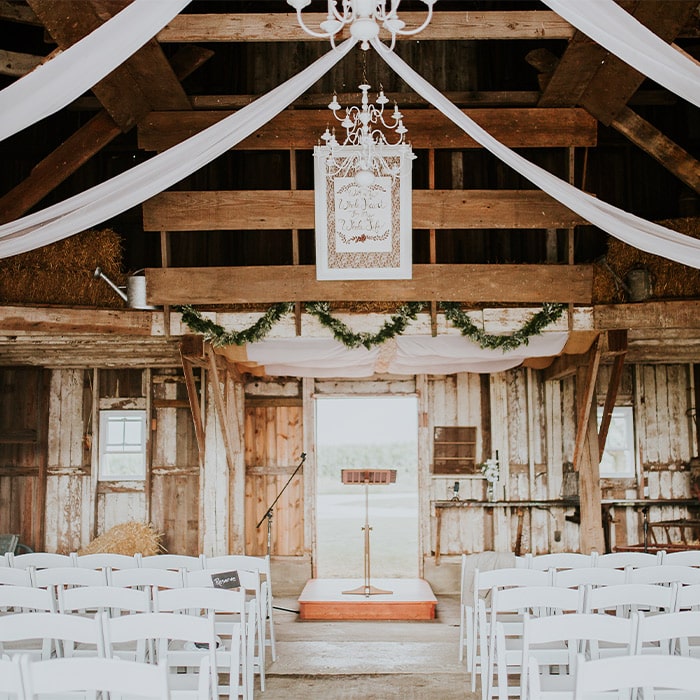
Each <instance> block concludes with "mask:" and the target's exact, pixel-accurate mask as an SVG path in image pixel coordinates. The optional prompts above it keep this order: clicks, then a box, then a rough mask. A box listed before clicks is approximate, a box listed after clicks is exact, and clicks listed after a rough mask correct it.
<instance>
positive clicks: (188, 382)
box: [180, 336, 205, 468]
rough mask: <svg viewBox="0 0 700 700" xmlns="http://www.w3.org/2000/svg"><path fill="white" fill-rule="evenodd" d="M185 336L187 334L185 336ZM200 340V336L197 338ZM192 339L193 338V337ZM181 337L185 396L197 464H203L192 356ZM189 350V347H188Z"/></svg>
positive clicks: (202, 446) (202, 440)
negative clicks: (196, 454)
mask: <svg viewBox="0 0 700 700" xmlns="http://www.w3.org/2000/svg"><path fill="white" fill-rule="evenodd" d="M186 337H187V336H186ZM197 339H198V340H199V341H200V342H201V338H200V337H198V338H197ZM193 340H194V338H193ZM186 346H187V343H186V342H185V338H183V340H182V342H181V343H180V358H181V360H182V371H183V374H184V377H185V386H186V387H187V398H188V399H189V402H190V411H191V412H192V421H193V423H194V434H195V437H196V438H197V451H198V455H199V466H200V468H202V467H203V466H204V445H205V441H204V422H203V420H202V407H201V405H200V403H199V396H198V395H197V385H196V383H195V380H194V371H193V368H194V364H195V363H194V362H193V360H192V357H191V356H189V355H188V354H187V350H188V347H186ZM189 350H190V351H191V348H189Z"/></svg>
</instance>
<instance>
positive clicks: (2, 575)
mask: <svg viewBox="0 0 700 700" xmlns="http://www.w3.org/2000/svg"><path fill="white" fill-rule="evenodd" d="M33 585H34V581H33V580H32V568H31V567H29V568H27V569H13V568H12V567H9V566H0V586H33Z"/></svg>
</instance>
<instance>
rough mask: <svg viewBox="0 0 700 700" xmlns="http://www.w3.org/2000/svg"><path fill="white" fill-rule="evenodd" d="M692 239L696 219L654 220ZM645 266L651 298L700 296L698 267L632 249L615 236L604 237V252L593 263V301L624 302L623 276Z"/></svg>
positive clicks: (697, 229) (697, 230)
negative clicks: (605, 241) (606, 240)
mask: <svg viewBox="0 0 700 700" xmlns="http://www.w3.org/2000/svg"><path fill="white" fill-rule="evenodd" d="M658 223H660V224H661V225H663V226H666V227H667V228H670V229H672V230H674V231H678V232H679V233H683V234H685V235H686V236H691V237H692V238H700V218H698V217H689V218H684V219H669V220H666V221H660V222H658ZM638 268H646V269H647V270H648V271H649V273H650V277H651V298H652V299H687V298H690V297H698V296H700V270H696V269H695V268H690V267H687V266H685V265H681V264H680V263H676V262H673V261H671V260H667V259H666V258H661V257H659V256H656V255H652V254H651V253H645V252H644V251H641V250H638V249H637V248H633V247H632V246H629V245H627V244H626V243H623V242H622V241H619V240H618V239H616V238H612V237H611V238H609V239H608V252H607V254H606V255H605V257H604V258H603V259H602V260H600V261H598V262H597V264H596V266H595V276H594V279H593V303H594V304H610V303H612V304H615V303H621V302H625V301H628V293H627V291H626V290H625V287H624V283H625V278H626V277H627V275H628V274H629V272H630V271H631V270H634V269H638Z"/></svg>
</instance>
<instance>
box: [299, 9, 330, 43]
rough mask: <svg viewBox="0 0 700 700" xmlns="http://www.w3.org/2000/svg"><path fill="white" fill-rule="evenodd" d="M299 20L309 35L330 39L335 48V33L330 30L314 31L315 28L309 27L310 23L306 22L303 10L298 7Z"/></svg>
mask: <svg viewBox="0 0 700 700" xmlns="http://www.w3.org/2000/svg"><path fill="white" fill-rule="evenodd" d="M297 22H299V26H300V27H301V28H302V29H303V30H304V31H305V32H306V33H307V34H309V35H311V36H315V37H316V38H317V39H330V41H331V44H333V48H334V49H335V43H334V42H333V39H334V35H333V34H330V33H329V32H323V33H321V32H317V31H314V30H313V29H309V27H308V25H307V24H306V22H304V20H303V18H302V16H301V10H300V9H297Z"/></svg>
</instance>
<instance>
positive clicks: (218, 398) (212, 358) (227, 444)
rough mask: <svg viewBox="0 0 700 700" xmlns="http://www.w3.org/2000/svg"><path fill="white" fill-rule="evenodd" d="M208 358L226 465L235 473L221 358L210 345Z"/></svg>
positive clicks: (232, 438) (231, 432)
mask: <svg viewBox="0 0 700 700" xmlns="http://www.w3.org/2000/svg"><path fill="white" fill-rule="evenodd" d="M206 352H207V356H208V357H209V374H210V377H211V379H210V383H211V390H212V394H213V396H214V405H215V406H216V415H217V417H218V419H219V425H220V426H221V436H222V437H223V440H224V449H225V451H226V463H227V464H228V468H229V471H230V472H231V473H233V471H234V470H235V460H234V458H233V455H234V451H233V450H234V444H235V442H234V435H233V431H232V429H231V425H230V424H229V421H228V420H227V411H226V402H225V401H224V394H223V392H222V391H221V375H220V370H219V362H218V360H219V358H217V356H216V354H215V353H214V349H213V348H212V347H211V346H210V345H208V346H207V349H206Z"/></svg>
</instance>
